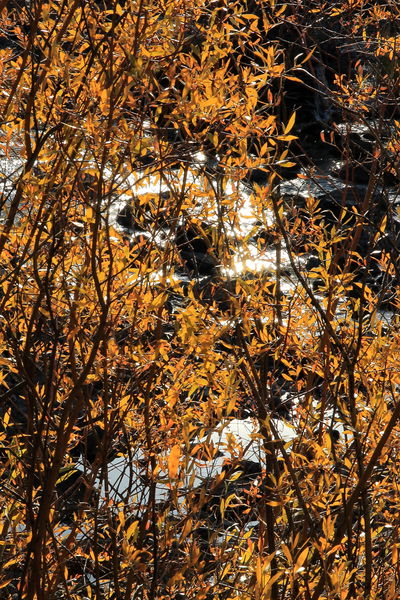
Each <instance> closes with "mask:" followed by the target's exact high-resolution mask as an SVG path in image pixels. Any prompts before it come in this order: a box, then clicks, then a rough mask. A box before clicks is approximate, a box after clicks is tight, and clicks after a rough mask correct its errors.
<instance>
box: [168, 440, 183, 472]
mask: <svg viewBox="0 0 400 600" xmlns="http://www.w3.org/2000/svg"><path fill="white" fill-rule="evenodd" d="M180 456H181V448H180V446H179V445H178V444H175V446H173V447H172V448H171V452H170V454H169V457H168V475H169V477H170V479H176V477H177V475H178V469H179V459H180Z"/></svg>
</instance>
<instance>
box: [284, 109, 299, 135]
mask: <svg viewBox="0 0 400 600" xmlns="http://www.w3.org/2000/svg"><path fill="white" fill-rule="evenodd" d="M295 121H296V113H295V112H294V113H293V114H292V116H291V117H290V119H289V121H288V124H287V125H286V127H285V130H284V132H283V133H285V134H287V133H289V131H291V130H292V129H293V125H294V123H295Z"/></svg>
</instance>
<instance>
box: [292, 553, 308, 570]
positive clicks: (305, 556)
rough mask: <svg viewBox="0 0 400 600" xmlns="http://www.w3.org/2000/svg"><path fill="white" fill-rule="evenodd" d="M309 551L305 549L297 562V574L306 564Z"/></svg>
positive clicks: (295, 567)
mask: <svg viewBox="0 0 400 600" xmlns="http://www.w3.org/2000/svg"><path fill="white" fill-rule="evenodd" d="M308 551H309V548H308V547H307V548H304V550H303V551H302V552H300V554H299V556H298V558H297V560H296V564H295V566H294V570H295V572H297V571H298V570H299V569H300V568H301V567H302V566H303V564H304V563H305V561H306V558H307V556H308Z"/></svg>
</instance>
